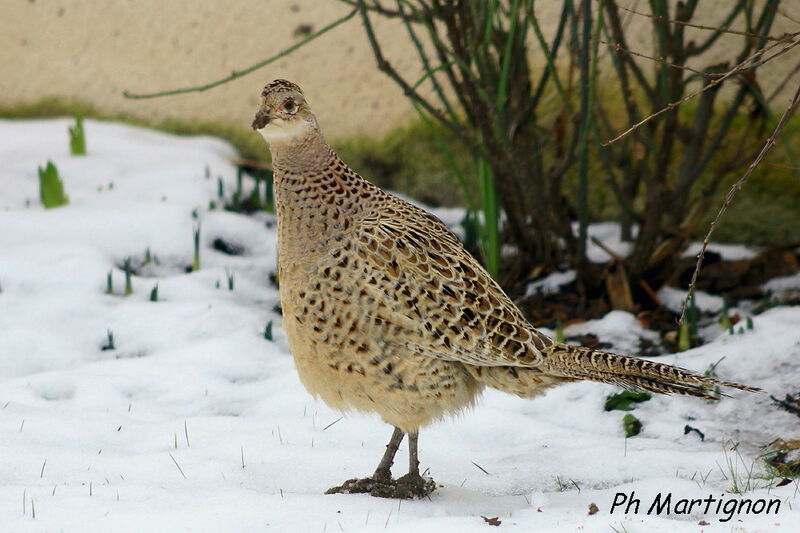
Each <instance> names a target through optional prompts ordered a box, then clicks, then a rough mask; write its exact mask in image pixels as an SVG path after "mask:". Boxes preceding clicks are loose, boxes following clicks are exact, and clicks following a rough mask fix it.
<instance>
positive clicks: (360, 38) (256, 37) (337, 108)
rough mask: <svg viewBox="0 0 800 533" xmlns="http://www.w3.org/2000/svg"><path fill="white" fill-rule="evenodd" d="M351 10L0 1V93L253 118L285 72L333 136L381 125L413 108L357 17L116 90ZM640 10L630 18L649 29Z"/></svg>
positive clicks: (391, 46)
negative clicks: (266, 88) (307, 37)
mask: <svg viewBox="0 0 800 533" xmlns="http://www.w3.org/2000/svg"><path fill="white" fill-rule="evenodd" d="M703 3H705V5H707V6H708V10H709V16H708V17H703V18H704V19H705V18H707V19H708V21H709V22H712V21H713V20H714V18H715V15H716V14H715V13H713V12H714V11H721V10H723V9H724V7H725V5H726V4H727V2H717V1H716V0H714V1H711V0H704V2H703ZM559 4H561V2H560V1H556V0H547V1H543V0H540V1H539V2H537V12H538V13H539V14H540V20H542V21H543V22H544V23H547V22H548V21H549V22H550V23H551V25H552V24H554V23H555V21H556V18H557V13H558V7H559ZM786 4H787V5H788V4H791V2H787V3H786ZM790 10H791V9H790ZM348 11H349V8H348V6H346V5H345V4H343V3H341V2H338V1H335V0H228V1H224V2H223V1H216V2H212V1H201V0H96V1H90V0H0V36H2V43H3V46H2V47H0V73H2V74H1V75H0V101H1V102H3V103H15V102H25V101H28V102H32V101H35V100H38V99H39V98H41V97H43V96H68V97H77V98H81V99H84V100H87V101H89V102H91V103H93V104H95V105H96V106H98V107H100V108H101V109H103V110H106V111H126V112H130V113H134V114H137V115H141V116H145V117H151V118H165V117H179V118H184V119H198V120H225V121H236V122H241V123H243V124H249V122H250V120H251V118H252V113H253V109H254V107H255V105H256V103H257V98H258V94H259V92H260V89H261V87H262V86H263V85H264V83H265V82H267V81H270V80H272V79H274V78H287V79H290V80H292V81H295V82H297V83H298V84H299V85H300V86H301V87H303V88H304V90H305V92H306V94H307V96H308V98H309V100H310V101H311V103H312V105H313V106H314V108H315V110H316V112H317V114H318V115H319V117H320V120H321V122H322V125H323V128H324V129H325V131H326V132H328V133H329V134H330V135H332V136H337V135H348V134H353V133H358V132H363V133H379V132H382V131H385V130H386V129H388V128H389V127H391V126H392V125H394V124H397V123H398V122H400V121H402V120H403V119H404V117H406V116H407V115H408V114H409V113H410V107H409V104H408V103H407V101H406V99H405V98H404V97H403V95H402V93H401V91H400V90H399V89H398V88H397V87H396V86H395V85H394V83H393V82H391V81H390V80H389V79H388V78H387V77H386V76H384V75H383V74H381V73H380V72H378V71H377V69H376V68H375V61H374V59H373V57H372V53H371V50H370V49H369V46H368V44H367V42H366V39H365V37H364V31H363V28H362V26H361V23H360V20H359V19H358V17H355V18H353V19H351V20H350V21H348V22H347V23H345V24H344V25H343V26H340V27H338V28H336V29H334V30H332V31H331V32H330V33H329V34H327V35H325V36H323V37H321V38H320V39H319V40H317V41H315V42H313V43H311V44H310V45H308V46H306V47H304V48H301V49H300V50H298V51H296V52H295V53H293V54H292V55H290V56H288V57H286V58H283V59H281V60H279V61H278V62H276V63H273V64H272V65H270V66H268V67H266V68H264V69H262V70H259V71H257V72H255V73H253V74H251V75H249V76H247V77H244V78H241V79H239V80H236V81H234V82H233V83H230V84H227V85H224V86H221V87H218V88H216V89H213V90H211V91H207V92H205V93H200V94H190V95H181V96H173V97H167V98H159V99H154V100H135V101H134V100H127V99H124V98H123V97H122V91H123V90H124V89H128V90H130V91H132V92H149V91H157V90H161V89H169V88H176V87H185V86H189V85H196V84H202V83H205V82H208V81H211V80H215V79H217V78H219V77H222V76H225V75H227V74H228V73H230V72H231V71H232V70H235V69H240V68H242V67H244V66H247V65H250V64H252V63H254V62H256V61H258V60H261V59H264V58H266V57H269V56H271V55H272V54H275V53H276V52H278V51H280V50H282V49H284V48H285V47H287V46H289V45H291V44H292V43H295V42H297V41H298V40H299V39H300V38H299V37H295V36H293V33H294V31H295V29H296V28H297V27H298V26H300V25H301V24H311V25H312V26H313V28H314V30H315V31H316V30H318V29H320V28H322V27H323V26H324V25H325V24H327V23H328V22H330V21H332V20H334V19H336V18H338V17H340V16H343V15H344V14H346V13H347V12H348ZM794 11H800V10H798V9H794ZM795 14H796V15H800V13H795ZM376 18H377V17H376ZM636 18H638V17H636ZM636 18H632V20H631V21H630V23H632V24H642V27H643V29H646V27H647V25H646V24H643V22H644V21H639V20H635V19H636ZM375 23H376V27H377V29H378V32H379V35H380V36H381V42H382V43H383V44H384V45H385V46H386V48H387V50H388V51H389V54H390V59H391V62H392V64H393V65H395V66H396V67H397V68H398V69H399V70H401V71H402V72H404V73H405V74H407V75H408V77H409V78H416V77H417V76H418V66H417V64H416V58H415V55H414V52H413V49H410V48H409V45H408V42H407V36H406V33H405V30H404V29H403V27H402V26H400V25H398V24H396V23H395V22H388V21H383V20H376V21H375ZM781 31H797V28H796V27H795V25H794V24H792V23H791V22H790V21H788V19H785V18H783V17H780V16H779V17H778V23H777V24H776V31H775V33H779V32H781ZM640 34H641V35H640V39H639V43H638V44H640V45H641V46H643V47H644V48H638V49H640V50H641V49H647V48H649V47H647V46H646V44H647V39H648V38H649V37H648V35H649V33H648V32H647V31H644V32H640ZM797 50H800V49H795V51H797ZM791 55H794V56H795V57H794V58H793V59H792V58H791V57H787V58H786V59H785V60H784V63H783V65H784V66H780V65H779V66H778V68H773V69H771V70H770V71H769V72H767V73H765V75H764V76H765V77H764V78H763V79H766V80H767V82H766V83H767V84H769V79H776V78H777V77H778V76H779V74H780V72H781V71H782V70H783V71H784V72H785V71H786V70H785V69H787V68H791V67H793V66H794V65H795V64H796V63H797V61H798V58H797V56H798V55H799V54H787V56H791Z"/></svg>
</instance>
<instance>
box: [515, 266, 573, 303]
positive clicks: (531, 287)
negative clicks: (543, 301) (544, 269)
mask: <svg viewBox="0 0 800 533" xmlns="http://www.w3.org/2000/svg"><path fill="white" fill-rule="evenodd" d="M575 276H576V273H575V271H574V270H567V271H564V272H552V273H550V274H548V275H547V276H545V277H543V278H542V279H537V280H536V281H532V282H530V283H528V285H527V286H526V287H525V297H526V298H529V297H531V296H534V295H536V294H539V293H540V294H545V295H547V294H555V293H557V292H559V291H560V290H561V287H563V286H564V285H567V284H569V283H572V282H573V281H575Z"/></svg>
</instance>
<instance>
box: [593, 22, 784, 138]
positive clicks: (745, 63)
mask: <svg viewBox="0 0 800 533" xmlns="http://www.w3.org/2000/svg"><path fill="white" fill-rule="evenodd" d="M798 35H800V32H798V33H793V34H791V35H790V36H789V38H790V39H794V38H795V37H797V36H798ZM782 42H784V41H779V42H777V43H774V44H772V45H770V46H768V47H765V48H762V49H760V50H758V51H757V52H755V53H754V54H753V55H751V56H750V57H748V58H747V59H745V60H744V61H742V62H741V63H739V64H738V65H736V66H735V67H733V68H732V69H730V70H729V71H728V72H726V73H725V74H723V75H722V76H721V77H719V78H717V79H715V80H712V81H711V82H709V83H708V84H706V85H704V86H703V87H702V88H700V89H698V90H697V91H695V92H693V93H689V94H688V95H686V96H684V97H683V98H681V99H680V100H677V101H675V102H671V103H669V104H667V105H665V106H664V107H662V108H661V109H659V110H658V111H656V112H655V113H651V114H650V115H648V116H647V117H645V118H643V119H642V120H640V121H639V122H637V123H636V124H634V125H633V126H631V127H630V128H628V129H627V130H625V131H623V132H622V133H620V134H619V135H617V136H616V137H614V138H613V139H610V140H607V141H604V142H602V143H601V144H602V145H603V146H609V145H611V144H614V143H615V142H617V141H618V140H620V139H622V138H623V137H625V136H627V135H629V134H630V133H631V132H634V131H636V130H637V129H639V128H640V127H641V126H643V125H644V124H646V123H647V122H649V121H651V120H652V119H654V118H655V117H657V116H659V115H661V114H663V113H666V112H667V111H671V110H672V109H675V108H676V107H678V106H680V105H681V104H683V103H686V102H688V101H689V100H691V99H692V98H694V97H695V96H697V95H698V94H701V93H704V92H705V91H707V90H709V89H711V88H713V87H716V86H717V85H719V84H720V83H722V82H723V81H725V80H726V79H728V78H730V77H731V76H733V75H734V74H737V73H739V72H744V71H746V70H749V69H751V68H754V67H756V66H758V65H763V64H764V63H766V62H768V61H771V60H773V59H775V58H776V57H778V56H780V55H783V54H784V53H786V52H788V51H789V50H791V49H792V48H794V47H795V46H797V45H800V39H798V40H796V41H795V40H792V41H791V44H788V45H786V46H784V47H783V48H782V49H781V50H778V51H777V52H775V53H774V54H772V55H771V56H768V57H766V58H764V59H759V60H758V61H756V62H755V63H753V64H752V65H750V64H749V63H750V62H751V61H753V60H755V59H756V58H758V57H759V56H763V55H764V54H766V52H768V51H769V50H771V49H773V48H775V47H776V46H778V45H779V44H781V43H782Z"/></svg>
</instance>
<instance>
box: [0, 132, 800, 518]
mask: <svg viewBox="0 0 800 533" xmlns="http://www.w3.org/2000/svg"><path fill="white" fill-rule="evenodd" d="M70 123H71V121H68V120H47V121H13V122H12V121H0V287H2V292H0V531H2V532H6V531H9V532H10V531H14V532H34V531H37V532H38V531H64V532H68V533H69V532H103V533H107V532H127V531H130V532H140V531H141V532H144V531H146V532H161V531H164V532H177V531H208V532H220V531H222V532H238V531H253V532H255V531H277V532H295V531H296V532H309V531H384V530H387V531H409V532H412V531H413V532H426V531H431V532H448V531H452V532H462V531H484V532H485V531H491V530H492V529H489V528H491V527H492V526H491V525H490V524H489V523H487V522H486V521H485V520H484V519H483V518H481V516H485V517H487V518H493V517H497V518H498V520H500V521H501V522H502V524H501V525H500V526H499V528H498V531H519V532H534V531H535V532H561V531H581V532H594V531H598V532H604V533H609V532H611V531H618V532H620V533H621V532H623V531H626V532H628V533H635V532H669V533H681V532H698V531H724V532H729V531H736V532H755V531H765V532H772V531H787V532H789V531H800V488H799V487H798V483H797V481H793V482H792V483H790V484H788V485H786V486H783V487H774V486H773V487H772V488H766V487H767V486H768V485H769V484H770V482H769V481H767V480H764V479H759V478H758V477H759V476H761V475H762V474H763V472H764V470H763V463H762V462H761V461H760V460H758V459H757V455H758V453H760V451H761V450H760V449H759V446H762V445H764V444H767V443H769V442H770V441H772V440H773V439H775V438H777V437H782V438H784V439H787V440H788V439H791V438H798V436H800V424H799V422H800V421H799V420H798V419H797V417H795V416H793V415H790V414H789V413H787V412H784V411H781V410H779V409H777V408H776V407H774V406H773V405H772V402H771V401H770V399H769V396H768V395H767V394H748V393H744V392H734V393H732V395H733V397H734V398H733V399H725V400H723V401H721V402H717V403H707V402H704V401H700V400H696V399H687V398H668V397H656V398H653V399H652V400H650V401H648V402H645V403H642V404H639V405H638V406H637V407H636V409H635V410H634V411H633V414H635V415H636V417H638V418H639V419H640V420H641V422H642V423H643V430H642V433H641V434H640V435H638V436H635V437H632V438H629V439H625V438H624V436H623V430H622V425H621V419H622V416H623V415H624V414H625V413H623V412H621V411H611V412H605V411H604V410H603V402H604V399H605V397H606V396H607V395H608V394H609V393H612V392H614V391H615V389H614V388H613V387H610V386H605V385H599V384H591V383H578V384H573V385H568V386H563V387H560V388H557V389H554V390H552V391H551V392H550V393H548V394H547V395H545V396H544V397H542V398H539V399H537V400H530V401H528V400H521V399H518V398H515V397H512V396H507V395H504V394H502V393H498V392H494V391H489V392H487V393H486V394H485V396H484V398H483V400H482V401H481V403H480V404H479V405H478V406H477V407H476V408H475V409H474V410H472V411H470V412H467V413H465V414H464V415H463V416H460V417H458V418H456V419H453V420H450V421H447V422H445V423H442V424H438V425H435V426H432V427H430V428H428V429H425V430H423V432H422V434H421V439H420V443H421V444H420V446H421V460H422V465H423V468H430V472H431V474H432V476H433V477H434V479H436V480H437V481H438V482H439V483H441V484H442V486H441V487H440V488H439V489H438V490H437V491H436V492H435V493H434V494H433V495H432V497H431V498H430V500H422V501H403V502H399V501H393V500H382V499H377V498H372V497H370V496H363V495H347V496H345V495H337V496H324V495H323V492H324V490H325V489H326V488H328V487H330V486H332V485H335V484H338V483H340V482H341V481H343V480H344V479H346V478H350V477H354V476H359V475H365V474H368V473H370V472H371V471H372V470H373V469H374V467H375V465H376V464H377V461H378V459H379V456H380V455H381V453H382V452H383V446H384V445H385V443H386V441H387V440H388V437H389V434H390V433H391V431H390V428H389V427H387V426H386V425H384V424H383V423H382V422H380V421H379V420H377V419H374V418H370V417H365V416H361V415H352V416H347V417H344V418H341V415H340V414H339V413H337V412H335V411H332V410H331V409H329V408H327V407H326V406H325V405H323V404H321V403H316V402H315V401H314V400H313V399H312V398H311V397H310V396H309V395H308V394H307V393H306V392H305V391H304V389H303V388H302V386H301V385H300V383H299V381H298V379H297V376H296V375H295V372H294V368H293V365H292V360H291V356H290V355H289V351H288V348H287V345H286V341H285V338H284V337H283V334H282V331H281V328H280V316H279V315H278V314H277V313H276V312H275V307H276V305H277V304H278V294H277V291H276V290H275V289H274V287H273V286H272V284H271V283H270V282H269V275H270V273H271V272H273V271H274V268H275V233H274V231H273V229H272V228H271V226H270V220H269V218H268V217H266V216H263V217H247V216H242V215H238V214H232V213H227V212H222V211H209V210H208V204H209V201H210V200H215V199H216V195H217V176H221V177H222V180H223V182H224V183H225V186H226V190H227V191H230V190H231V189H232V187H233V184H234V183H235V170H234V168H233V167H232V166H231V164H230V163H229V162H228V158H230V157H231V156H233V155H234V153H233V150H232V149H231V148H230V147H229V146H227V145H226V144H224V143H222V142H221V141H218V140H215V139H210V138H192V139H187V138H177V137H172V136H168V135H164V134H161V133H155V132H151V131H146V130H142V129H138V128H132V127H128V126H123V125H118V124H108V123H100V122H94V121H87V122H86V132H87V139H88V150H89V155H88V156H86V157H71V156H70V155H69V152H68V140H67V126H68V125H69V124H70ZM48 159H52V160H53V161H54V162H55V163H56V165H57V166H58V169H59V170H60V172H61V176H62V178H63V180H64V184H65V189H66V192H67V194H68V195H69V197H70V200H71V203H70V204H69V205H67V206H65V207H60V208H56V209H50V210H45V209H43V208H42V207H41V205H40V203H39V200H38V185H37V176H36V167H37V165H44V163H45V162H46V161H47V160H48ZM206 167H208V169H209V170H210V177H207V176H206ZM193 212H195V213H196V215H197V218H196V219H195V218H194V217H193ZM197 223H199V224H200V226H201V256H200V266H201V268H200V270H199V271H196V272H192V273H186V267H187V266H189V265H190V264H191V262H192V251H193V242H192V238H193V227H194V225H195V224H197ZM218 238H221V239H223V240H225V241H226V242H227V243H233V244H236V245H239V246H241V247H242V252H243V253H242V254H241V255H236V256H234V255H227V254H225V253H222V252H220V251H217V250H215V249H214V247H213V246H212V244H213V242H214V241H215V240H216V239H218ZM148 248H149V250H150V253H151V256H156V257H157V258H158V264H155V263H151V264H150V265H148V266H147V267H145V268H143V269H141V274H142V275H141V276H134V278H133V291H134V292H133V294H132V295H130V296H127V297H126V296H123V295H122V293H123V280H124V275H123V273H122V271H121V270H120V265H121V264H122V262H123V260H124V259H125V258H126V257H132V258H133V263H134V264H135V265H139V264H140V263H141V262H142V261H143V259H144V257H145V250H146V249H148ZM109 271H113V280H114V294H105V289H106V276H107V274H108V272H109ZM229 275H232V276H233V280H234V288H233V290H228V286H227V283H228V282H227V278H228V276H229ZM156 283H158V295H159V300H158V301H157V302H151V301H149V295H150V291H151V289H152V288H153V286H155V284H156ZM269 321H273V322H274V325H275V327H274V330H273V331H274V339H275V340H274V341H268V340H266V339H265V338H264V335H263V331H264V327H265V325H266V324H267V323H268V322H269ZM798 325H800V309H798V308H796V307H795V308H788V307H777V308H774V309H771V310H770V311H768V312H766V313H764V314H762V315H759V316H756V317H755V319H754V329H753V330H748V331H746V332H745V333H744V334H736V335H729V334H727V333H725V334H723V335H722V336H720V337H719V338H717V339H716V340H715V341H714V342H712V343H711V344H708V345H705V346H703V347H701V348H697V349H694V350H691V351H688V352H684V353H681V354H678V355H673V356H668V357H664V358H662V360H664V361H667V362H671V363H677V364H680V365H682V366H685V367H689V368H692V369H695V370H699V371H703V370H705V369H706V368H708V367H709V365H711V364H713V363H716V362H717V361H719V360H720V359H721V358H722V357H723V356H724V357H725V359H724V360H723V361H722V362H721V363H720V364H719V365H718V366H717V369H716V372H717V374H718V375H719V376H720V377H721V378H723V379H732V380H739V381H743V382H747V383H749V384H751V385H755V386H759V387H762V388H764V389H765V390H767V391H768V392H769V393H770V394H773V395H775V396H776V397H781V398H782V397H783V396H784V395H785V394H787V393H795V392H797V387H798V379H797V377H798V375H799V374H798V372H799V371H800V327H798ZM587 330H588V331H592V332H594V333H595V334H597V335H598V336H599V337H600V340H601V341H606V342H612V343H614V345H615V346H619V347H621V349H625V348H624V347H625V346H626V342H627V343H628V344H627V346H635V345H636V341H637V340H638V336H639V335H640V334H641V333H642V332H641V331H639V330H640V327H639V326H638V323H637V322H636V321H635V319H634V318H633V317H632V316H630V315H626V314H625V313H619V312H617V313H614V314H612V315H610V316H609V317H607V318H606V319H603V320H601V321H596V323H587V324H584V325H582V328H581V331H587ZM109 331H110V332H113V339H114V349H105V350H104V349H103V347H106V348H108V332H109ZM626 339H627V340H626ZM686 425H690V426H691V427H693V428H697V429H698V430H700V431H702V432H703V434H704V436H705V440H704V441H701V440H700V438H699V436H698V434H696V433H695V432H689V433H688V434H684V428H685V426H686ZM737 443H738V444H739V446H738V450H737V451H735V452H734V451H731V447H732V446H733V445H735V444H737ZM400 453H401V455H399V456H398V464H397V465H396V469H395V471H396V472H397V473H398V474H399V473H402V471H403V467H404V465H405V460H404V458H403V455H402V454H404V453H405V446H403V448H402V449H401V452H400ZM729 465H733V466H732V467H729ZM751 468H753V469H754V470H753V473H752V475H751V474H750V473H749V470H750V469H751ZM732 470H733V472H732ZM753 476H755V477H756V479H751V480H750V482H751V484H755V486H756V488H755V489H753V490H748V491H747V492H746V493H745V494H744V495H743V497H745V498H751V499H757V498H768V499H770V498H778V499H779V500H780V501H781V507H780V511H779V513H778V514H777V515H775V514H774V513H772V514H769V515H765V514H763V513H762V514H760V515H740V516H734V517H733V519H732V520H730V521H725V522H721V521H720V519H722V520H725V519H726V518H727V515H726V514H725V513H720V514H716V513H715V510H716V503H715V504H714V505H712V506H711V510H710V512H709V513H708V514H704V513H703V509H700V508H695V509H694V510H693V512H692V513H691V514H688V515H687V514H672V515H670V516H665V515H662V516H655V515H647V508H648V507H649V505H650V502H651V501H652V499H653V498H654V497H655V495H656V494H657V493H659V492H661V493H662V494H663V495H664V497H665V496H666V494H667V493H670V492H671V493H672V498H673V502H675V500H678V499H682V498H707V497H708V496H709V495H711V496H713V497H715V498H720V497H723V498H738V497H739V496H737V495H735V494H731V493H728V492H726V491H729V490H730V489H731V488H732V487H733V485H734V479H735V480H736V482H737V483H738V484H739V485H742V484H744V483H746V482H747V480H748V478H752V477H753ZM777 481H778V480H772V482H771V483H772V485H775V484H776V483H777ZM632 491H635V493H636V498H639V499H640V500H641V502H642V503H641V508H640V510H639V514H634V513H632V512H631V513H630V514H624V513H623V510H624V509H623V508H620V507H618V508H617V509H616V510H615V511H614V514H610V510H611V506H612V502H613V501H614V498H615V497H617V494H618V493H625V494H627V493H630V492H632ZM620 497H621V496H620ZM592 503H594V504H596V506H597V507H598V508H599V511H598V512H597V513H595V514H593V515H590V514H589V513H588V509H589V505H590V504H592ZM773 509H774V508H773ZM631 511H633V509H631ZM703 521H704V522H707V523H708V525H698V524H699V523H703Z"/></svg>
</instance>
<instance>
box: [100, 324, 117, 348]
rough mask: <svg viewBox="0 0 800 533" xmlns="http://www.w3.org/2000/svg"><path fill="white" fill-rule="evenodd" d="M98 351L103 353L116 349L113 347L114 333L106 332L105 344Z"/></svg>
mask: <svg viewBox="0 0 800 533" xmlns="http://www.w3.org/2000/svg"><path fill="white" fill-rule="evenodd" d="M100 349H101V350H102V351H104V352H106V351H108V350H116V349H117V347H116V346H114V332H113V331H111V330H110V329H109V330H106V343H105V344H104V345H103V346H101V347H100Z"/></svg>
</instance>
